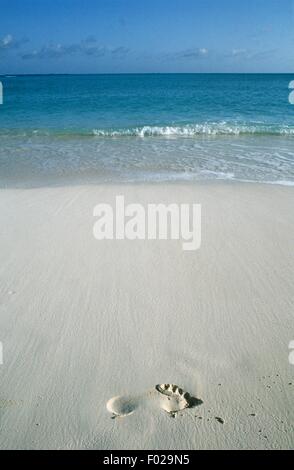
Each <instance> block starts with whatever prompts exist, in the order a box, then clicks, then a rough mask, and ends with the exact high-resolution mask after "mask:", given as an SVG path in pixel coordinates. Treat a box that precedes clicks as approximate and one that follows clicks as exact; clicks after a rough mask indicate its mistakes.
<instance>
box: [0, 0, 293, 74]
mask: <svg viewBox="0 0 294 470" xmlns="http://www.w3.org/2000/svg"><path fill="white" fill-rule="evenodd" d="M171 72H189V73H193V72H196V73H202V72H208V73H209V72H213V73H228V72H229V73H230V72H241V73H242V72H250V73H255V72H262V73H267V72H277V73H278V72H289V73H290V72H291V73H292V72H294V0H136V1H135V0H0V74H29V73H32V74H33V73H171Z"/></svg>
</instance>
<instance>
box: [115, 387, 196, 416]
mask: <svg viewBox="0 0 294 470" xmlns="http://www.w3.org/2000/svg"><path fill="white" fill-rule="evenodd" d="M148 402H149V403H150V404H154V405H155V406H157V407H159V408H161V409H162V410H164V411H166V412H167V413H169V414H170V415H171V416H175V415H176V413H178V412H179V411H182V410H185V409H187V408H194V407H195V406H199V405H201V404H202V403H203V402H202V401H201V400H199V399H198V398H195V397H192V396H191V395H190V394H189V393H188V392H185V391H184V390H183V389H182V388H180V387H178V386H177V385H172V384H163V385H156V387H154V388H153V389H151V390H148V391H147V392H145V393H143V394H141V395H137V396H119V397H114V398H111V399H110V400H109V401H108V402H107V404H106V407H107V409H108V411H109V412H110V413H112V415H113V417H114V418H116V417H125V416H129V415H131V414H133V413H134V412H135V411H136V410H137V408H140V406H143V405H144V404H145V405H146V404H148Z"/></svg>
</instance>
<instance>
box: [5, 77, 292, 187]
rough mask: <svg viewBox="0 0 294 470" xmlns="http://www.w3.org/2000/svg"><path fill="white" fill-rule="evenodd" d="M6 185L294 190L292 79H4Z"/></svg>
mask: <svg viewBox="0 0 294 470" xmlns="http://www.w3.org/2000/svg"><path fill="white" fill-rule="evenodd" d="M0 79H1V81H2V83H3V88H4V104H3V105H2V106H0V142H1V148H0V178H1V181H2V183H3V182H4V183H5V182H9V181H19V180H20V181H22V180H25V179H30V178H36V179H37V178H40V177H42V178H45V179H46V178H51V180H54V178H56V179H58V178H59V177H62V178H64V177H66V176H68V177H73V178H76V179H77V180H78V179H79V178H87V179H89V180H93V181H95V180H97V181H162V180H164V181H168V180H199V179H200V180H203V179H204V180H205V179H231V180H234V179H236V180H241V181H263V182H269V183H279V184H294V106H291V105H290V103H289V100H288V97H289V89H288V85H289V82H290V81H291V80H293V79H294V77H293V76H292V75H287V74H284V75H238V74H236V75H214V74H208V75H206V74H204V75H197V74H186V75H185V74H181V75H178V74H171V75H160V74H159V75H64V76H17V77H11V76H10V77H8V76H5V77H4V76H2V77H0Z"/></svg>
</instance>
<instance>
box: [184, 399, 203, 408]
mask: <svg viewBox="0 0 294 470" xmlns="http://www.w3.org/2000/svg"><path fill="white" fill-rule="evenodd" d="M187 403H188V406H187V408H196V406H200V405H203V401H202V400H200V398H196V397H190V398H188V399H187Z"/></svg>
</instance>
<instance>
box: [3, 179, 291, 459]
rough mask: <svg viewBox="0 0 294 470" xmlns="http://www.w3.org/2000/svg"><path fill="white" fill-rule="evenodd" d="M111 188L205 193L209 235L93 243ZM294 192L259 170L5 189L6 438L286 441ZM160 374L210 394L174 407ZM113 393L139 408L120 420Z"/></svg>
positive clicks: (153, 444)
mask: <svg viewBox="0 0 294 470" xmlns="http://www.w3.org/2000/svg"><path fill="white" fill-rule="evenodd" d="M117 194H123V195H125V198H126V202H127V203H128V202H141V203H143V204H147V203H150V202H155V203H160V202H162V203H171V202H186V203H187V202H190V203H201V204H202V213H203V224H202V225H203V227H202V246H201V249H200V250H199V251H196V252H184V251H183V250H182V247H181V242H177V241H165V242H164V241H144V242H143V241H133V242H131V241H103V242H101V241H100V242H98V241H97V240H95V239H94V237H93V234H92V228H93V223H94V219H93V215H92V212H93V207H94V205H96V204H97V203H99V202H109V203H113V202H114V198H115V196H116V195H117ZM293 206H294V189H293V188H285V187H279V186H266V185H246V184H216V183H215V184H198V185H149V186H146V185H133V186H132V185H130V186H110V185H109V186H69V187H55V188H53V187H51V188H38V189H23V190H21V189H18V190H17V189H2V190H1V191H0V224H1V235H0V340H1V341H2V343H3V353H4V357H3V359H4V363H3V365H0V381H1V385H0V447H1V448H2V449H7V448H9V449H12V448H13V449H73V448H78V449H113V450H116V449H177V450H180V449H185V450H188V449H211V448H212V449H213V448H214V449H215V448H217V449H225V448H230V449H246V448H251V449H264V448H266V449H280V448H286V449H289V448H293V447H294V429H293V423H294V400H293V399H294V377H293V375H294V366H293V365H290V363H289V360H288V356H289V352H290V351H289V349H288V347H289V343H290V341H291V340H293V339H294V308H293V307H294V305H293V304H294V300H293V299H294V296H293V294H294V287H293V268H294V251H293V232H294V211H293ZM161 383H162V384H164V383H174V384H177V385H180V386H181V387H183V388H184V389H185V390H187V391H189V393H191V394H192V395H193V396H195V397H197V398H199V399H201V400H202V401H203V404H202V405H201V406H197V407H195V408H193V409H188V410H184V411H182V412H180V413H179V414H178V415H177V416H176V418H175V419H172V418H171V417H170V416H169V414H168V413H166V412H165V411H163V410H162V409H161V408H160V406H157V405H158V404H157V402H154V400H151V399H150V394H149V393H148V391H150V390H152V389H153V387H154V386H155V385H156V384H161ZM116 395H122V396H124V395H126V396H130V397H131V398H130V400H131V402H132V403H133V404H134V403H135V404H136V406H137V409H134V413H132V414H131V415H130V416H127V417H125V418H117V419H111V414H110V413H109V411H108V410H107V408H106V403H107V401H108V400H109V399H110V398H111V397H114V396H116ZM133 397H135V398H133ZM216 418H218V419H216Z"/></svg>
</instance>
